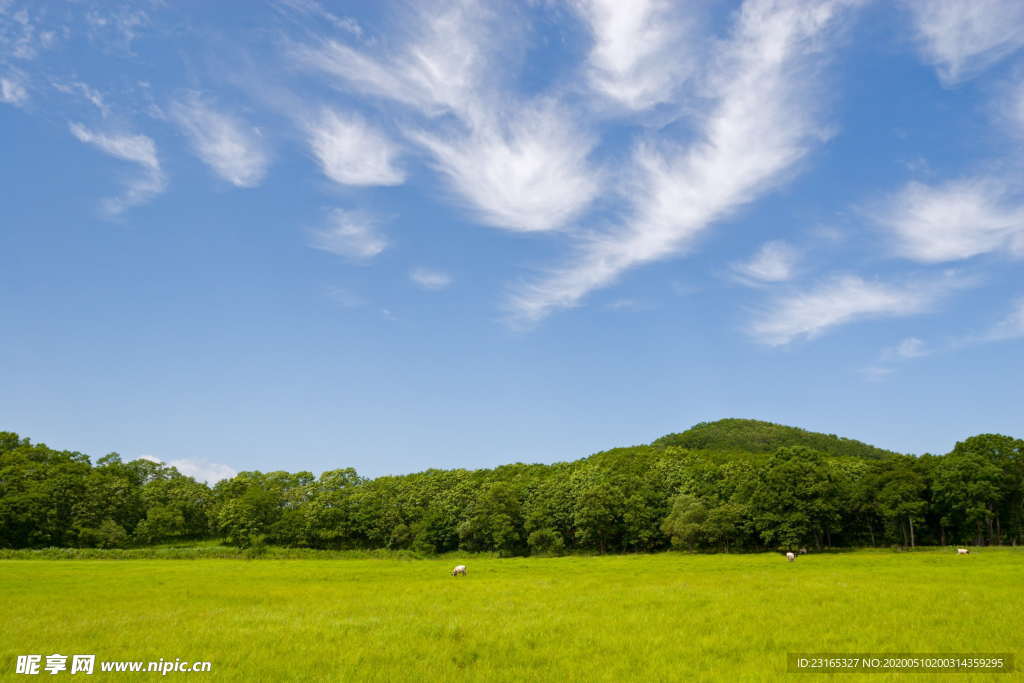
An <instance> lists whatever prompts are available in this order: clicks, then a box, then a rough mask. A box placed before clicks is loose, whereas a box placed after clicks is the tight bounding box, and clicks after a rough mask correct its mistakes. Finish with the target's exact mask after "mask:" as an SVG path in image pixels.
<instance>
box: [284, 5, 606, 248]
mask: <svg viewBox="0 0 1024 683" xmlns="http://www.w3.org/2000/svg"><path fill="white" fill-rule="evenodd" d="M413 19H414V21H410V22H409V25H410V26H413V27H415V30H414V32H413V31H410V33H411V34H412V35H413V38H412V40H411V41H410V44H409V45H408V46H406V47H405V48H404V49H398V50H392V51H388V52H383V51H381V54H380V55H377V56H374V55H371V54H368V53H366V52H364V51H361V50H357V49H355V48H352V47H350V46H348V45H344V44H341V43H338V42H337V41H333V40H325V41H322V42H321V43H320V44H318V45H313V46H298V47H294V48H293V49H292V51H291V55H292V58H293V59H295V60H296V61H297V62H298V63H299V64H301V65H304V66H306V67H307V68H312V69H315V70H317V71H320V72H322V73H325V74H327V75H328V76H329V77H331V78H332V79H333V81H334V82H335V83H337V84H339V85H340V86H343V87H344V88H345V89H346V90H352V89H354V90H356V91H359V92H361V93H363V94H365V95H369V96H373V97H377V98H382V99H383V100H385V101H387V102H390V103H393V104H398V105H400V106H402V107H403V108H405V109H408V110H411V111H412V113H414V114H415V115H417V116H418V117H420V118H419V123H405V124H403V125H402V129H403V131H404V133H405V135H406V137H407V138H408V139H409V140H410V141H412V142H414V143H416V144H417V145H419V146H420V147H421V148H422V149H424V150H425V151H426V152H427V153H429V154H430V155H431V158H432V162H433V165H434V166H435V168H436V169H437V170H438V171H439V172H440V173H441V175H442V177H444V178H445V179H446V180H447V182H448V185H449V187H450V188H451V190H452V191H453V194H454V195H455V196H456V197H457V198H458V200H459V202H460V203H462V204H463V205H465V206H466V207H467V208H468V209H469V211H470V212H472V213H473V214H474V215H475V216H476V217H477V218H478V219H479V220H480V221H481V222H482V223H484V224H486V225H491V226H494V227H499V228H504V229H508V230H513V231H543V230H553V229H557V228H560V227H562V226H563V225H565V224H566V223H568V222H569V221H571V220H573V219H574V218H576V217H577V216H579V215H580V213H581V212H582V210H583V209H584V208H585V207H586V206H587V205H588V204H589V203H590V202H591V201H592V200H593V199H594V197H595V196H596V195H597V193H598V191H599V189H600V178H599V174H598V173H596V172H595V171H594V170H593V169H592V168H591V166H590V162H589V155H590V152H591V150H592V149H593V146H594V144H595V142H596V140H595V139H594V137H593V136H592V135H590V134H588V132H587V130H586V127H585V126H584V124H583V122H581V121H579V120H578V119H577V118H576V117H574V116H573V114H572V113H571V112H570V110H569V109H568V108H566V107H563V106H560V105H559V104H557V102H555V101H554V100H553V99H551V98H550V97H540V98H525V97H522V96H519V95H517V94H514V93H512V92H511V91H508V90H503V89H502V88H501V83H502V68H501V67H500V66H499V62H500V59H499V58H501V57H504V54H503V53H504V52H505V51H512V52H514V51H515V49H514V48H509V46H508V41H509V40H510V38H508V35H509V34H511V33H514V31H508V30H506V29H507V28H508V24H507V23H506V24H502V22H501V17H500V16H499V15H498V14H497V11H496V10H492V9H490V8H485V7H483V6H482V5H481V4H479V3H477V2H473V1H471V0H463V1H462V2H456V3H451V4H448V5H443V6H441V5H438V6H436V7H429V8H427V7H425V6H424V7H422V8H421V9H420V11H419V12H418V13H416V14H415V17H413ZM506 48H509V50H506Z"/></svg>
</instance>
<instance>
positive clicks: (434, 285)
mask: <svg viewBox="0 0 1024 683" xmlns="http://www.w3.org/2000/svg"><path fill="white" fill-rule="evenodd" d="M409 279H410V280H412V281H413V282H414V283H415V284H416V286H418V287H419V288H421V289H427V290H432V291H438V290H441V289H445V288H447V287H448V286H449V285H451V283H452V276H451V275H449V274H448V273H445V272H442V271H440V270H433V269H431V268H413V269H412V270H411V271H410V272H409Z"/></svg>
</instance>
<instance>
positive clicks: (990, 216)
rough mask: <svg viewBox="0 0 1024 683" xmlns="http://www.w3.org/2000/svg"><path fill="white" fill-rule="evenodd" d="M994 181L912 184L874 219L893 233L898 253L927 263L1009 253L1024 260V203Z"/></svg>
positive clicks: (1000, 182)
mask: <svg viewBox="0 0 1024 683" xmlns="http://www.w3.org/2000/svg"><path fill="white" fill-rule="evenodd" d="M1014 199H1015V197H1014V195H1013V192H1011V190H1010V189H1009V188H1008V187H1007V186H1006V185H1005V184H1004V183H1003V182H1002V181H1000V180H996V179H994V178H984V177H979V178H967V179H963V180H955V181H952V182H948V183H946V184H944V185H939V186H930V185H924V184H922V183H916V182H912V183H909V184H908V185H907V186H906V187H904V188H903V190H902V191H900V192H899V193H898V194H897V195H896V196H895V197H893V198H891V199H890V200H889V201H888V202H886V203H885V204H884V205H883V206H882V207H881V210H879V211H877V212H875V214H874V218H875V220H877V221H878V223H879V224H881V225H882V226H883V227H884V228H885V229H887V230H888V231H889V232H890V233H891V234H892V237H893V239H894V242H895V249H896V253H897V254H898V255H900V256H903V257H905V258H909V259H912V260H915V261H919V262H922V263H941V262H943V261H956V260H961V259H967V258H970V257H972V256H977V255H979V254H985V253H989V252H993V251H1001V250H1006V251H1009V252H1010V253H1012V254H1016V255H1022V254H1024V203H1021V202H1020V199H1019V198H1017V201H1014Z"/></svg>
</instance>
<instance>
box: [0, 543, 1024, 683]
mask: <svg viewBox="0 0 1024 683" xmlns="http://www.w3.org/2000/svg"><path fill="white" fill-rule="evenodd" d="M129 552H130V551H129ZM318 557H319V556H318ZM459 559H460V558H458V557H456V556H452V557H447V558H427V559H422V560H421V561H417V562H408V561H403V560H401V559H398V558H389V559H381V558H380V557H374V558H372V559H354V558H351V557H349V558H347V559H306V560H303V561H294V560H289V559H278V558H269V559H265V560H263V561H260V562H242V561H224V560H207V559H198V560H196V561H195V562H163V561H161V560H158V559H154V560H147V559H140V560H138V561H135V562H106V561H95V560H79V561H74V562H65V561H33V560H26V561H18V562H3V563H0V610H2V613H3V616H4V618H3V622H2V623H3V624H4V628H3V629H2V630H0V674H3V675H6V674H8V673H12V672H13V671H14V661H15V656H16V655H18V654H31V653H35V654H43V655H47V654H51V653H54V652H58V653H63V654H76V653H85V654H96V655H97V658H98V659H106V660H157V659H160V658H163V659H165V660H166V659H172V660H173V659H174V658H176V657H180V658H182V659H188V660H209V661H211V662H212V663H213V671H212V673H209V674H190V676H193V677H210V678H211V679H212V680H231V681H236V680H237V681H255V680H268V681H269V680H297V681H298V680H303V681H306V680H325V681H327V680H330V681H406V680H408V681H435V680H437V681H460V683H461V682H463V681H523V680H527V681H531V680H543V681H548V680H554V681H559V680H589V681H624V680H628V681H633V680H643V681H669V680H709V681H710V680H716V681H718V680H721V681H745V680H777V679H778V678H780V677H783V676H785V670H786V653H787V652H871V651H875V652H919V653H920V652H944V651H945V652H956V653H964V652H972V651H976V652H1014V653H1015V654H1016V655H1017V657H1018V658H1021V657H1024V650H1022V648H1024V645H1022V637H1021V634H1022V633H1024V591H1022V588H1024V551H1020V550H1016V549H1008V548H1000V549H990V550H986V549H981V550H978V551H976V553H974V554H972V555H970V556H963V557H958V556H956V555H955V554H953V553H951V552H950V551H948V550H942V551H938V550H935V551H921V552H914V553H891V552H850V553H837V554H821V555H815V554H811V555H807V556H802V557H800V558H799V559H798V560H797V561H796V562H793V563H789V562H786V560H785V559H784V558H783V557H781V556H779V555H777V554H774V553H766V554H751V555H683V554H677V553H664V554H660V555H632V556H606V557H561V558H543V559H536V558H515V559H497V558H492V557H465V558H461V559H462V560H463V561H465V563H466V564H467V565H468V567H469V575H468V576H467V577H459V578H453V577H452V576H450V574H449V571H450V569H451V567H452V565H453V564H455V563H456V562H457V561H458V560H459ZM172 675H174V674H172ZM183 675H184V674H178V676H183ZM99 677H102V676H99ZM110 677H111V678H116V679H117V680H132V676H131V675H130V674H110ZM136 677H137V678H138V679H140V680H141V679H146V678H149V679H152V677H153V674H148V675H147V674H139V675H137V676H136ZM856 678H857V677H856V676H849V675H846V676H841V677H840V678H839V680H842V681H849V680H856ZM1007 678H1009V677H1006V676H1002V677H1000V676H988V677H986V676H982V675H972V674H966V675H957V676H955V677H952V678H951V677H948V676H947V677H945V678H942V677H938V678H932V677H930V676H927V675H916V676H914V678H913V680H914V681H926V680H930V679H931V680H940V679H942V680H956V681H969V680H1006V679H1007ZM890 679H892V677H887V676H884V675H872V676H871V677H870V679H869V680H871V681H883V680H890Z"/></svg>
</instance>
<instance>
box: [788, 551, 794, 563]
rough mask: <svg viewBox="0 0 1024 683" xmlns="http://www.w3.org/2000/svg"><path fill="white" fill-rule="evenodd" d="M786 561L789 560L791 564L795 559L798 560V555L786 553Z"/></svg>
mask: <svg viewBox="0 0 1024 683" xmlns="http://www.w3.org/2000/svg"><path fill="white" fill-rule="evenodd" d="M786 559H787V560H789V561H790V562H792V561H793V560H795V559H796V555H794V554H793V553H791V552H789V553H786Z"/></svg>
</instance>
